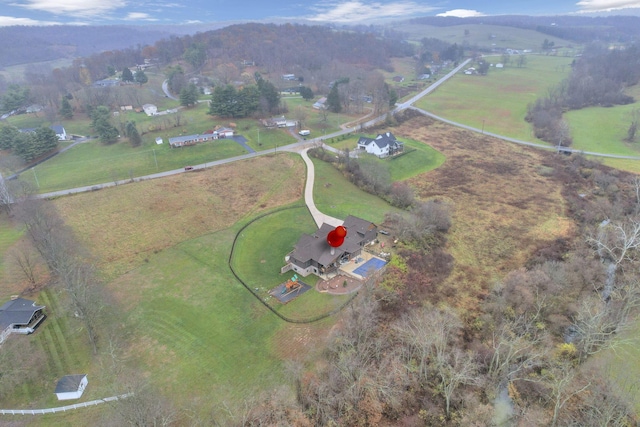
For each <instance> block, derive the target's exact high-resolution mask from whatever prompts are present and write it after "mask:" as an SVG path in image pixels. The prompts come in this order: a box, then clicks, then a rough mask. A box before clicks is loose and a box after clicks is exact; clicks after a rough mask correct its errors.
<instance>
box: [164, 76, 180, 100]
mask: <svg viewBox="0 0 640 427" xmlns="http://www.w3.org/2000/svg"><path fill="white" fill-rule="evenodd" d="M162 91H163V92H164V94H165V95H166V96H167V98H171V99H173V100H174V101H180V100H179V99H178V98H176V97H175V96H173V95H171V92H169V80H165V81H163V82H162Z"/></svg>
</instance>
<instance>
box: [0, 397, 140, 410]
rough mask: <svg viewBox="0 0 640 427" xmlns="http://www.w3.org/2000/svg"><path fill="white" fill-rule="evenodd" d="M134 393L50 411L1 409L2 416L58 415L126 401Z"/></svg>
mask: <svg viewBox="0 0 640 427" xmlns="http://www.w3.org/2000/svg"><path fill="white" fill-rule="evenodd" d="M131 395H133V393H127V394H121V395H120V396H112V397H106V398H104V399H98V400H92V401H90V402H83V403H76V404H75V405H68V406H61V407H59V408H48V409H0V414H2V415H42V414H56V413H58V412H67V411H70V410H72V409H78V408H86V407H87V406H95V405H99V404H101V403H105V402H113V401H114V400H119V399H126V398H127V397H129V396H131Z"/></svg>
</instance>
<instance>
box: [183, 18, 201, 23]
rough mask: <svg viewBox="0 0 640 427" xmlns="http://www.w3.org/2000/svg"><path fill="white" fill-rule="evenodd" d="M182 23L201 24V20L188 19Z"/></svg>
mask: <svg viewBox="0 0 640 427" xmlns="http://www.w3.org/2000/svg"><path fill="white" fill-rule="evenodd" d="M183 24H202V21H200V20H199V19H191V20H188V21H184V22H183Z"/></svg>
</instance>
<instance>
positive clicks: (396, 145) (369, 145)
mask: <svg viewBox="0 0 640 427" xmlns="http://www.w3.org/2000/svg"><path fill="white" fill-rule="evenodd" d="M357 148H358V149H359V150H365V151H366V152H367V153H369V154H373V155H375V156H378V157H387V156H392V155H394V154H397V153H400V152H402V151H404V143H403V142H400V141H398V140H397V139H396V137H395V136H393V134H392V133H391V132H385V133H381V134H378V136H376V137H375V138H367V137H366V136H361V137H360V139H358V147H357Z"/></svg>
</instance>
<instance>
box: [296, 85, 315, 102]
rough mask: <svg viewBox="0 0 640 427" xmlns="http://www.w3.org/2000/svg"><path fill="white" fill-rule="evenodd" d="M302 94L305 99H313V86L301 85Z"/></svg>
mask: <svg viewBox="0 0 640 427" xmlns="http://www.w3.org/2000/svg"><path fill="white" fill-rule="evenodd" d="M300 95H302V99H304V100H305V101H311V100H312V99H313V97H314V96H315V95H314V93H313V91H312V90H311V88H310V87H307V86H300Z"/></svg>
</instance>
